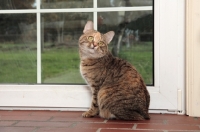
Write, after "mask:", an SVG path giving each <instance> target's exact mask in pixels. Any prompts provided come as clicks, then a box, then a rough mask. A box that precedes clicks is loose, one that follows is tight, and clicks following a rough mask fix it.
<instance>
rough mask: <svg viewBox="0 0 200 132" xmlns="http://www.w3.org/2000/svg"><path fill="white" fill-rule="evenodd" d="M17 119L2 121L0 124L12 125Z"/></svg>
mask: <svg viewBox="0 0 200 132" xmlns="http://www.w3.org/2000/svg"><path fill="white" fill-rule="evenodd" d="M15 122H16V121H0V126H11V125H12V124H14V123H15Z"/></svg>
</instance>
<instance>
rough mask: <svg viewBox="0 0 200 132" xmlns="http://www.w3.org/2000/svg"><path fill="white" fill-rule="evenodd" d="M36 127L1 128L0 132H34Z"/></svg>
mask: <svg viewBox="0 0 200 132" xmlns="http://www.w3.org/2000/svg"><path fill="white" fill-rule="evenodd" d="M34 129H35V128H34V127H0V132H33V130H34Z"/></svg>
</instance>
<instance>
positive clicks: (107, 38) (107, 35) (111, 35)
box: [104, 31, 115, 44]
mask: <svg viewBox="0 0 200 132" xmlns="http://www.w3.org/2000/svg"><path fill="white" fill-rule="evenodd" d="M114 35H115V32H113V31H109V32H107V33H106V34H104V36H105V37H106V42H107V44H109V43H110V41H111V40H112V39H113V37H114Z"/></svg>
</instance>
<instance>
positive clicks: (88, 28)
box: [83, 21, 94, 33]
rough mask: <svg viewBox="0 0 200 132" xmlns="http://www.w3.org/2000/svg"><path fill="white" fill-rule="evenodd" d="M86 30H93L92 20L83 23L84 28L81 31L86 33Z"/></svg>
mask: <svg viewBox="0 0 200 132" xmlns="http://www.w3.org/2000/svg"><path fill="white" fill-rule="evenodd" d="M88 30H94V25H93V22H92V21H88V22H87V23H86V24H85V28H84V30H83V33H86V32H87V31H88Z"/></svg>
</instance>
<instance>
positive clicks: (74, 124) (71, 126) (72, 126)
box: [68, 122, 77, 128]
mask: <svg viewBox="0 0 200 132" xmlns="http://www.w3.org/2000/svg"><path fill="white" fill-rule="evenodd" d="M76 126H77V122H74V123H72V124H71V125H70V126H68V127H69V128H74V127H76Z"/></svg>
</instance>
